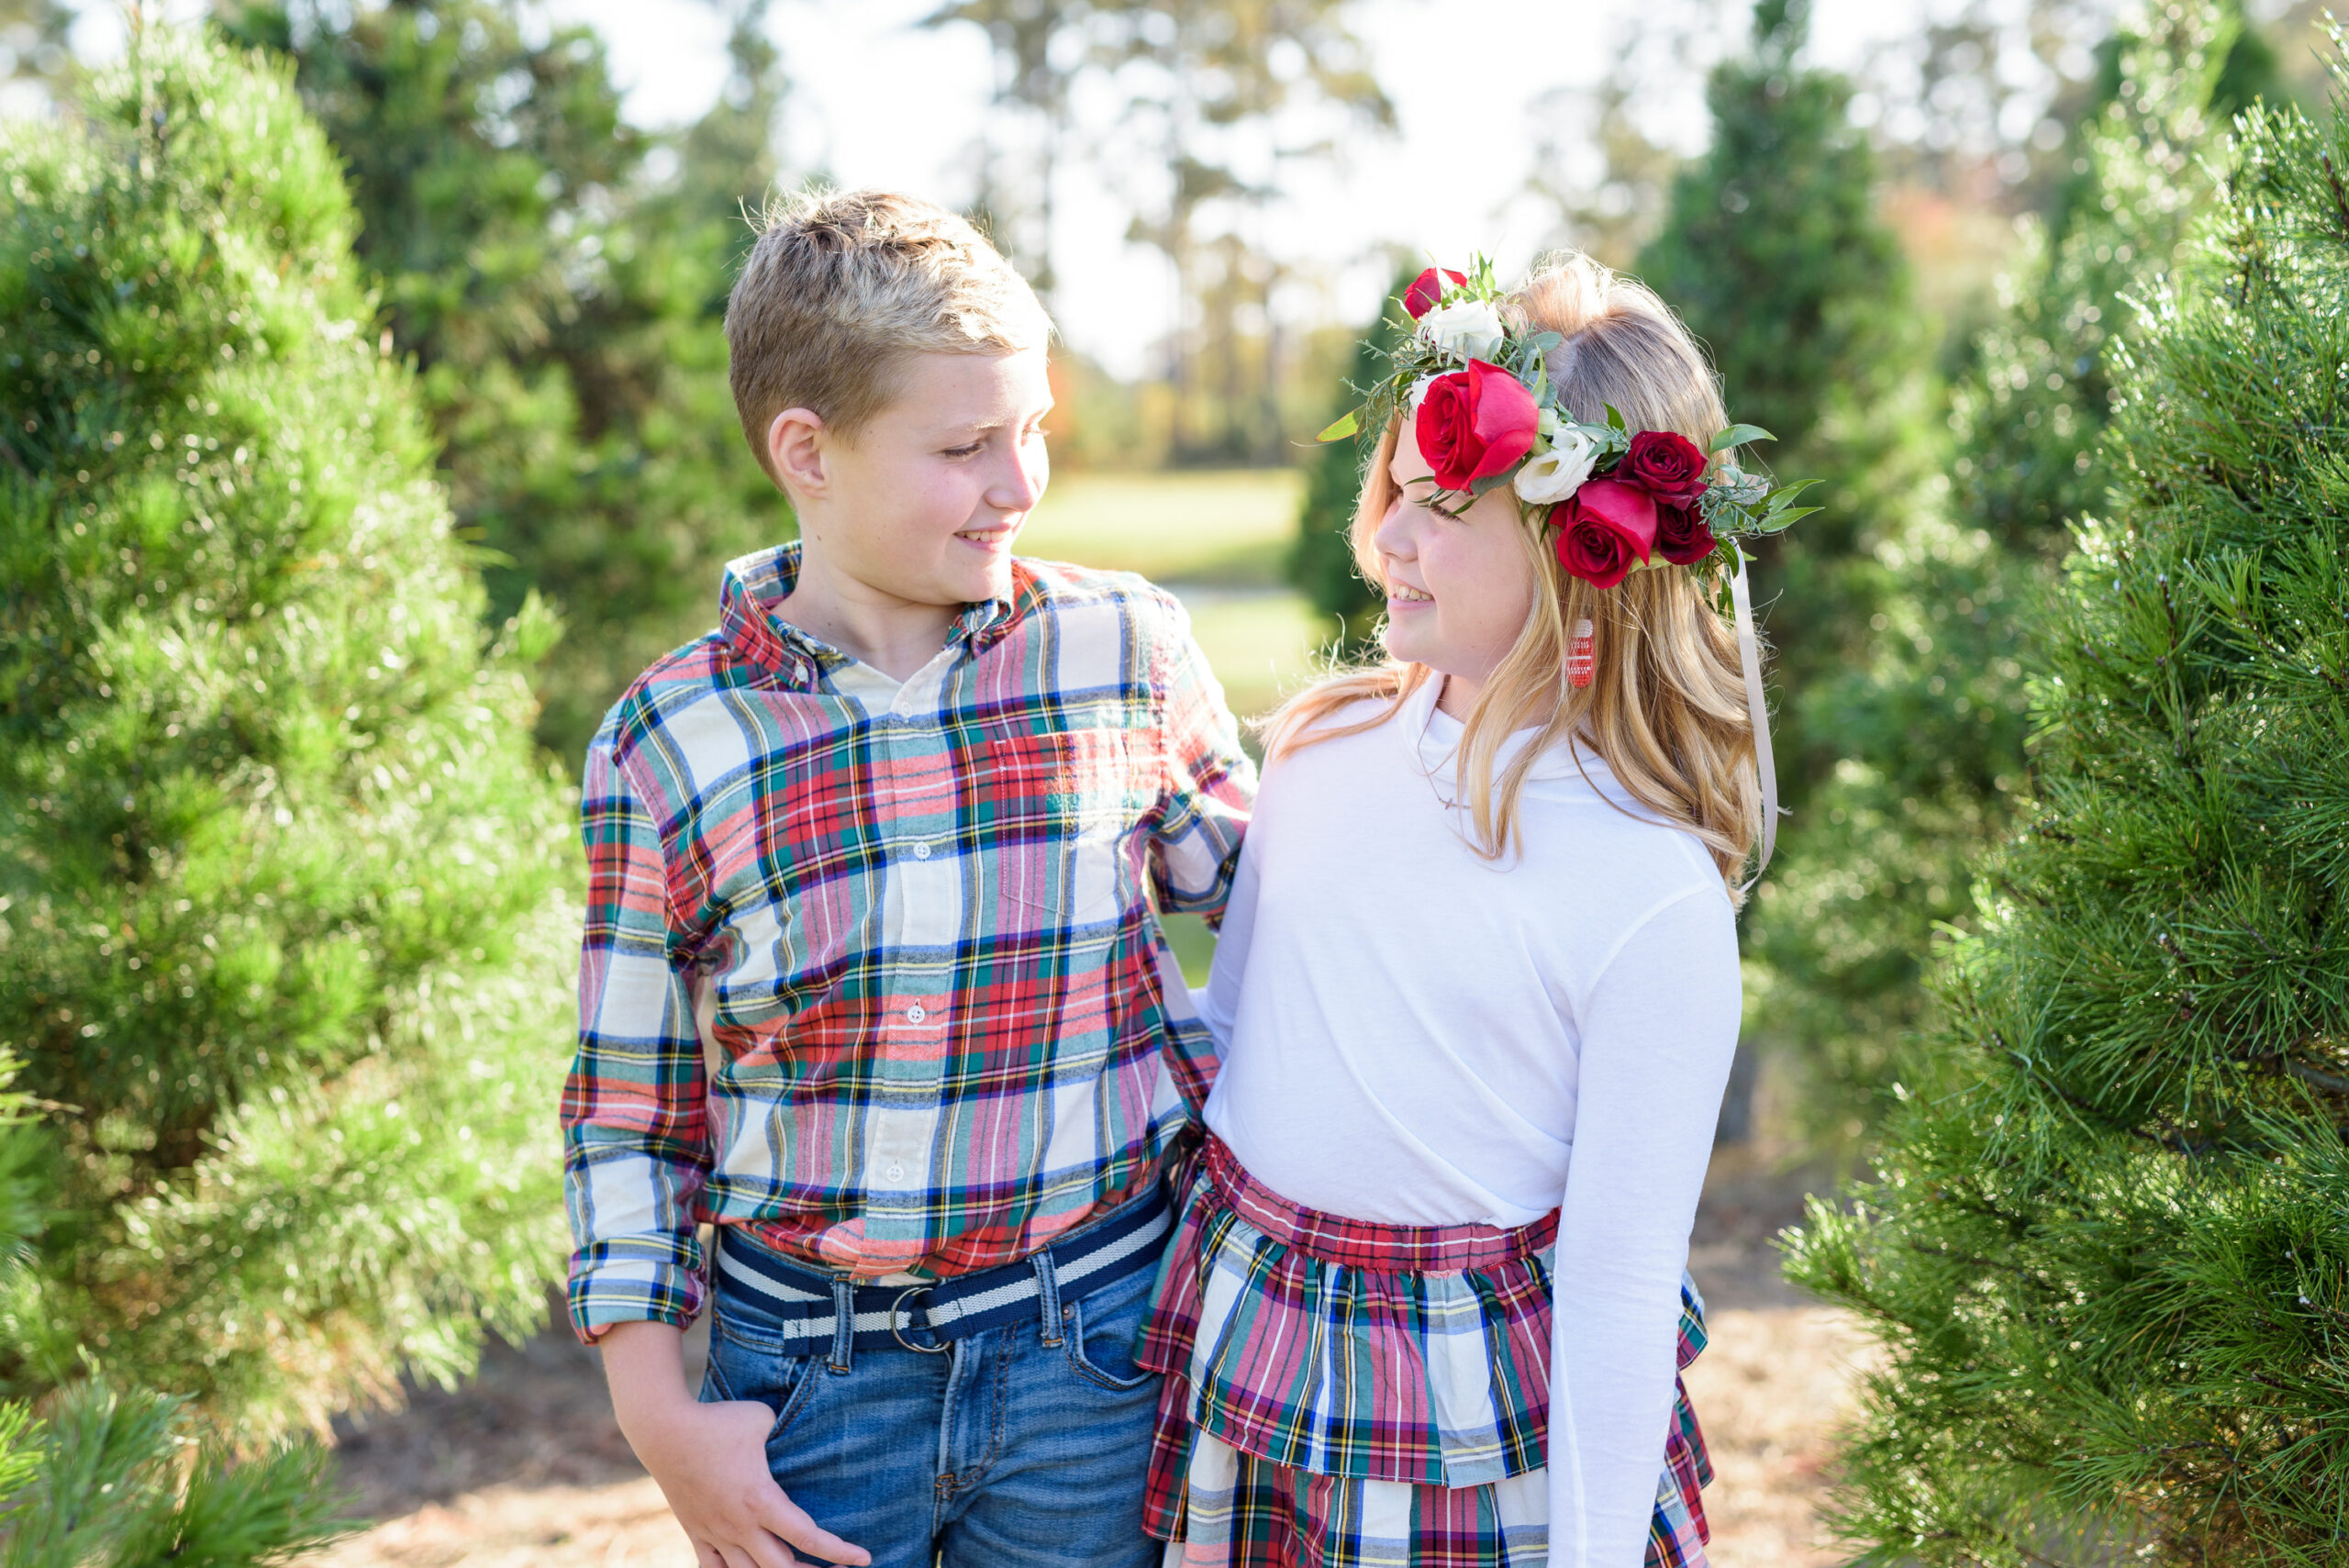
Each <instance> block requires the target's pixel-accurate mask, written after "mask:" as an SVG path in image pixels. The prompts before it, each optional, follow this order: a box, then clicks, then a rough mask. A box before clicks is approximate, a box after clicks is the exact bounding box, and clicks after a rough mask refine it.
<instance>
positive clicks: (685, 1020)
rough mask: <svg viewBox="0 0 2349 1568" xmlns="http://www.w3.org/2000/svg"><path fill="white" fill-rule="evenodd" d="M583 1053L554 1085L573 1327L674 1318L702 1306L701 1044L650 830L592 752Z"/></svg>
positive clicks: (632, 797)
mask: <svg viewBox="0 0 2349 1568" xmlns="http://www.w3.org/2000/svg"><path fill="white" fill-rule="evenodd" d="M580 817H581V836H582V838H583V840H584V842H585V846H586V851H587V908H586V928H585V936H584V940H583V941H582V944H581V950H580V956H579V1048H578V1053H577V1055H576V1056H575V1058H574V1059H573V1062H572V1068H571V1074H570V1077H569V1079H568V1080H567V1081H566V1082H565V1084H564V1086H563V1096H562V1128H563V1177H564V1179H563V1189H564V1198H565V1204H566V1207H568V1209H569V1211H570V1218H571V1234H572V1241H573V1252H572V1255H571V1283H570V1303H571V1318H572V1323H573V1327H574V1328H575V1329H577V1330H578V1332H579V1334H580V1336H581V1337H582V1338H583V1339H589V1340H592V1339H594V1338H595V1337H596V1335H597V1334H598V1333H599V1332H600V1331H601V1330H602V1329H605V1328H606V1327H607V1326H609V1325H611V1324H613V1323H624V1322H635V1321H640V1320H649V1321H653V1322H662V1323H671V1324H675V1325H678V1326H680V1327H682V1326H683V1325H685V1323H687V1322H689V1321H691V1320H692V1318H694V1316H695V1315H696V1313H698V1312H699V1311H700V1310H701V1304H702V1296H703V1272H702V1258H701V1249H700V1247H699V1246H698V1245H697V1244H696V1240H695V1235H694V1211H693V1202H694V1196H695V1194H696V1193H697V1192H698V1191H699V1190H700V1189H701V1185H702V1182H703V1180H704V1178H705V1176H706V1175H707V1172H708V1169H709V1138H708V1127H707V1103H706V1098H705V1087H706V1086H705V1084H704V1081H703V1071H704V1070H703V1064H702V1055H701V1041H700V1038H699V1035H698V1033H697V1032H696V1029H695V1024H694V1006H693V997H692V993H691V991H690V989H689V987H688V985H687V984H686V982H685V978H684V976H683V975H681V974H680V973H679V971H678V969H677V968H676V967H675V966H674V964H673V963H672V962H671V954H672V952H673V951H675V946H674V941H673V937H674V923H673V921H672V919H671V917H670V900H669V896H668V888H667V883H666V880H665V878H664V876H663V874H662V853H661V836H660V831H659V828H658V825H657V824H656V823H655V822H654V821H653V819H652V817H651V814H650V813H649V812H648V811H647V810H646V809H645V807H644V805H643V803H642V801H641V799H640V796H639V795H638V793H637V792H636V791H635V790H634V789H633V788H631V786H630V784H629V780H628V778H627V776H626V775H625V773H623V771H622V770H621V768H620V766H619V765H618V762H616V760H615V757H614V746H613V736H612V732H611V730H610V729H609V728H607V730H606V732H605V733H604V734H602V735H599V736H598V737H597V738H596V741H595V743H594V744H593V745H592V746H591V747H590V748H589V749H588V752H587V770H586V778H585V783H584V792H583V797H582V801H581V807H580Z"/></svg>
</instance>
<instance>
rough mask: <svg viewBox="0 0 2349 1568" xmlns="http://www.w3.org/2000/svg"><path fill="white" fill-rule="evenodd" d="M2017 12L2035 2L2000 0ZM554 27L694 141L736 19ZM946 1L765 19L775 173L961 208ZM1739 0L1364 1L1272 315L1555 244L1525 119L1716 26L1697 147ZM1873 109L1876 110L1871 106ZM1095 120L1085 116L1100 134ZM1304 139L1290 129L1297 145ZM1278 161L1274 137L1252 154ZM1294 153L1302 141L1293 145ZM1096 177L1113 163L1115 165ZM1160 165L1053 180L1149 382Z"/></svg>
mask: <svg viewBox="0 0 2349 1568" xmlns="http://www.w3.org/2000/svg"><path fill="white" fill-rule="evenodd" d="M1959 3H1960V0H1816V4H1815V6H1814V11H1813V23H1812V39H1813V43H1812V55H1813V57H1814V58H1816V59H1817V60H1818V61H1820V62H1821V63H1824V64H1828V65H1831V66H1836V67H1839V68H1842V69H1846V70H1860V69H1863V68H1865V67H1868V66H1869V65H1870V63H1871V61H1875V62H1876V63H1877V64H1878V65H1880V63H1881V61H1882V60H1883V58H1884V57H1885V56H1886V53H1887V50H1898V46H1899V44H1900V42H1901V40H1903V39H1909V38H1912V37H1914V36H1915V35H1916V34H1917V33H1918V31H1919V29H1920V28H1921V26H1922V25H1923V23H1924V21H1925V20H1926V19H1927V18H1928V17H1932V16H1935V15H1939V14H1941V13H1943V12H1946V11H1950V10H1953V9H1954V7H1955V6H1956V5H1957V4H1959ZM1993 4H1994V5H1997V6H1998V7H1999V8H2001V9H2012V10H2017V11H2020V10H2021V6H2022V5H2023V4H2024V0H1993ZM547 5H548V9H549V11H550V13H551V15H552V16H554V17H558V18H560V19H563V20H575V21H581V22H585V23H587V24H589V25H591V26H593V27H594V28H596V29H597V30H598V32H600V33H601V34H602V36H603V37H604V38H605V39H607V43H608V46H609V54H610V61H611V68H612V71H613V73H614V76H615V78H616V80H617V81H618V83H619V84H620V85H621V86H622V88H623V89H624V90H625V92H626V94H627V97H626V110H627V113H628V115H629V118H630V119H632V120H633V121H635V122H636V123H638V124H640V125H643V126H646V127H662V126H673V125H677V124H682V123H684V122H686V121H689V120H691V119H692V118H694V117H696V116H697V115H699V114H700V113H701V112H702V111H704V110H705V109H707V107H708V106H710V104H711V103H712V102H714V101H715V98H716V96H717V94H718V90H719V88H720V86H721V84H722V83H723V82H724V80H725V75H726V69H727V62H726V55H725V43H726V30H727V21H726V17H725V15H724V12H723V11H722V9H721V8H720V7H719V6H717V5H713V4H711V3H710V0H547ZM935 6H936V0H776V4H775V5H774V8H773V11H772V13H771V15H770V26H771V28H772V31H773V35H774V39H775V41H776V42H777V44H778V45H779V46H780V48H781V50H782V54H783V61H784V65H785V70H786V71H787V72H788V73H789V75H790V77H791V79H792V83H793V91H792V94H791V96H790V99H789V106H788V108H787V110H786V113H785V118H784V123H783V127H782V139H783V144H784V155H785V163H786V166H787V167H789V168H792V169H795V170H805V169H808V168H813V167H821V168H823V169H825V170H827V171H829V172H830V174H831V175H832V176H833V177H834V178H836V179H838V180H839V181H840V182H841V183H844V184H849V185H882V186H891V187H896V188H899V189H904V190H908V191H912V192H915V193H917V194H919V195H928V196H930V197H932V198H933V199H936V200H939V201H941V202H943V203H945V204H947V205H950V206H962V205H963V204H964V203H966V202H967V201H968V200H969V199H970V198H971V195H972V194H973V192H974V170H975V167H976V162H975V156H976V155H975V153H974V145H975V144H976V143H977V142H978V141H979V139H981V137H982V135H983V133H985V131H987V129H988V128H989V127H990V125H991V124H992V125H993V126H995V127H996V129H997V132H998V139H1000V138H1001V135H1002V126H1003V122H1002V121H1001V120H1000V119H999V118H998V119H996V120H994V121H991V120H990V109H989V97H990V94H991V90H992V86H993V83H994V77H995V73H994V68H993V65H992V63H991V61H990V60H989V57H988V52H987V50H986V47H985V40H984V39H983V38H982V36H981V35H980V33H979V32H978V30H977V29H976V28H971V27H967V26H954V27H949V28H941V29H937V30H926V29H923V28H919V27H918V25H917V24H918V20H919V18H920V17H923V16H924V15H926V14H927V13H929V12H930V10H932V9H934V8H935ZM201 9H202V6H201V4H200V0H161V3H160V4H159V3H158V0H149V5H148V10H149V14H150V16H152V15H155V14H156V13H158V12H161V14H162V15H164V16H165V17H193V16H195V15H199V14H200V13H201ZM1747 14H1748V7H1747V5H1746V4H1744V3H1743V0H1357V4H1356V5H1355V6H1354V7H1353V10H1352V12H1351V15H1352V17H1353V24H1354V26H1355V28H1356V29H1357V31H1358V33H1359V35H1360V36H1361V37H1362V38H1363V39H1364V40H1365V42H1366V43H1367V46H1368V48H1369V50H1370V52H1371V62H1372V65H1373V69H1374V70H1375V73H1376V75H1377V77H1378V79H1379V81H1380V83H1382V84H1383V85H1384V86H1385V88H1386V91H1387V93H1388V94H1389V95H1390V96H1391V97H1392V98H1393V100H1394V102H1395V106H1396V109H1397V128H1396V130H1395V131H1394V133H1393V134H1391V135H1389V134H1375V133H1369V132H1354V133H1353V134H1349V135H1347V136H1346V137H1345V138H1344V139H1342V141H1341V153H1340V155H1339V157H1338V158H1337V159H1336V160H1334V161H1330V162H1328V163H1326V164H1323V163H1318V162H1315V161H1290V162H1288V163H1286V165H1284V166H1283V168H1282V170H1281V173H1280V180H1279V183H1280V187H1281V189H1282V193H1283V195H1282V198H1281V199H1280V200H1279V201H1278V202H1276V203H1275V204H1272V206H1269V207H1268V208H1267V209H1265V211H1264V213H1263V215H1262V217H1261V225H1262V227H1261V228H1260V230H1259V231H1258V233H1257V234H1256V235H1255V238H1256V239H1259V240H1260V241H1261V242H1262V243H1263V244H1264V246H1265V247H1266V248H1267V249H1268V250H1272V251H1273V252H1274V253H1275V254H1279V255H1281V256H1283V257H1285V258H1286V259H1288V260H1289V261H1291V262H1292V263H1293V264H1294V267H1295V277H1296V281H1295V282H1294V283H1293V284H1291V285H1290V286H1289V288H1288V290H1287V291H1286V294H1285V295H1283V296H1282V304H1281V309H1282V311H1283V312H1284V314H1285V315H1286V316H1288V317H1291V318H1294V319H1298V320H1317V319H1318V320H1333V319H1334V320H1342V321H1356V320H1363V319H1367V318H1368V317H1371V316H1373V315H1375V313H1376V311H1377V308H1378V300H1379V295H1380V294H1381V293H1382V291H1383V290H1384V288H1385V286H1386V283H1387V281H1388V278H1389V267H1390V262H1389V261H1388V259H1387V258H1388V257H1389V255H1391V253H1392V252H1391V251H1390V250H1387V249H1386V247H1388V246H1392V245H1397V244H1399V245H1401V246H1403V247H1405V248H1407V249H1408V250H1412V251H1415V252H1419V253H1421V254H1424V255H1426V256H1428V257H1429V258H1431V259H1441V260H1442V261H1444V262H1445V263H1446V264H1448V265H1458V264H1459V263H1460V262H1461V261H1464V259H1465V258H1466V256H1467V254H1468V253H1469V252H1470V251H1472V250H1481V251H1483V252H1485V253H1486V254H1488V255H1491V256H1492V257H1494V259H1495V261H1497V264H1498V265H1499V268H1500V270H1501V272H1503V274H1504V275H1506V274H1507V273H1508V272H1509V271H1511V270H1512V269H1514V268H1520V267H1522V266H1523V265H1524V264H1525V263H1526V262H1527V261H1529V260H1531V257H1532V255H1533V254H1534V252H1535V251H1536V250H1537V249H1539V248H1540V247H1541V246H1542V244H1543V243H1544V242H1545V240H1548V239H1551V238H1553V234H1552V230H1553V226H1554V223H1555V217H1554V214H1553V210H1552V209H1550V208H1548V207H1546V206H1544V205H1543V204H1542V203H1540V202H1539V201H1536V200H1533V199H1531V198H1530V197H1528V196H1527V195H1526V194H1525V190H1524V187H1525V183H1526V180H1527V177H1528V175H1529V173H1530V172H1531V169H1532V166H1533V161H1534V155H1535V147H1536V141H1537V136H1538V125H1537V119H1536V115H1535V108H1534V106H1535V101H1536V100H1537V99H1538V98H1540V97H1541V96H1542V95H1543V94H1545V93H1550V92H1553V90H1556V89H1561V88H1565V89H1588V88H1589V87H1591V86H1592V85H1594V84H1595V83H1598V81H1599V80H1600V78H1601V77H1602V75H1603V73H1604V72H1607V71H1609V69H1610V68H1611V66H1612V61H1613V60H1614V57H1615V56H1614V51H1615V49H1616V47H1617V45H1618V43H1619V42H1620V40H1621V39H1623V38H1624V36H1625V29H1627V28H1655V27H1656V26H1657V18H1658V17H1664V16H1667V15H1669V16H1673V17H1681V18H1692V17H1697V18H1701V17H1705V16H1708V15H1709V16H1712V17H1719V18H1720V21H1719V23H1718V25H1717V26H1715V27H1713V28H1710V29H1709V30H1706V29H1703V28H1699V33H1698V40H1697V43H1696V45H1695V47H1696V49H1697V50H1698V52H1699V54H1700V55H1701V56H1703V57H1704V58H1699V59H1698V60H1696V61H1692V62H1691V63H1690V64H1689V66H1688V68H1687V70H1685V71H1679V72H1675V71H1672V70H1669V69H1667V70H1664V71H1662V72H1649V73H1648V74H1649V75H1651V76H1653V77H1656V78H1657V79H1658V81H1657V86H1656V97H1655V101H1653V102H1642V105H1641V106H1639V109H1638V113H1639V114H1640V117H1641V118H1642V123H1643V124H1644V125H1645V126H1646V127H1647V128H1648V129H1649V132H1650V134H1651V135H1653V136H1655V137H1657V138H1659V139H1664V140H1665V141H1667V142H1670V143H1673V144H1675V145H1677V146H1678V147H1680V148H1681V150H1684V151H1694V150H1698V148H1699V147H1701V145H1702V142H1703V139H1704V136H1705V116H1704V109H1703V104H1702V99H1701V89H1702V66H1703V64H1704V63H1705V61H1706V59H1709V58H1710V57H1712V56H1714V55H1717V54H1718V53H1719V52H1720V50H1724V49H1726V48H1729V47H1733V46H1735V45H1736V44H1738V43H1741V42H1742V39H1743V35H1744V24H1745V17H1746V16H1747ZM121 27H122V24H121V20H120V15H119V12H118V11H116V10H114V9H113V8H111V7H108V6H104V5H94V6H91V7H90V8H89V10H88V11H87V12H86V13H85V15H84V18H83V22H82V23H81V24H80V26H79V28H78V30H77V32H76V35H75V38H74V47H75V52H76V53H77V54H78V55H81V56H82V57H83V58H84V59H88V60H102V59H105V58H106V57H107V56H108V55H110V54H115V53H118V52H119V50H120V47H121V42H120V39H121ZM1864 101H1865V100H1864ZM1112 120H1113V115H1112V112H1111V111H1110V110H1108V108H1107V107H1106V106H1104V107H1101V108H1100V112H1099V113H1098V114H1097V115H1096V117H1095V128H1096V130H1097V131H1098V133H1099V134H1100V135H1102V136H1104V137H1108V136H1109V135H1110V134H1111V133H1112V131H1113V129H1114V126H1113V124H1112ZM1286 129H1287V130H1288V131H1289V132H1291V133H1296V132H1302V131H1305V130H1307V129H1308V128H1307V127H1305V126H1303V125H1301V124H1299V125H1295V126H1291V127H1289V128H1286ZM1299 139H1301V138H1299ZM1264 141H1265V143H1266V147H1265V151H1266V152H1267V154H1269V147H1270V142H1271V138H1264ZM1105 165H1106V167H1105ZM1153 167H1154V166H1152V165H1149V164H1147V162H1146V161H1140V160H1135V159H1132V158H1130V157H1111V158H1103V159H1097V160H1092V161H1078V164H1077V166H1075V167H1073V168H1070V169H1069V170H1068V171H1067V172H1065V173H1064V175H1063V179H1062V180H1061V181H1060V182H1059V183H1058V184H1057V186H1056V190H1057V193H1058V196H1059V204H1058V205H1059V208H1060V214H1061V217H1060V222H1059V227H1058V233H1057V237H1056V240H1055V244H1054V246H1053V260H1054V261H1055V264H1056V268H1057V271H1058V272H1059V274H1060V278H1061V280H1062V283H1061V288H1060V291H1059V295H1058V297H1057V299H1056V301H1055V306H1056V310H1057V312H1058V315H1059V317H1060V326H1061V329H1062V333H1063V338H1064V339H1065V340H1066V341H1067V342H1069V343H1070V344H1072V345H1073V346H1074V347H1076V348H1077V349H1080V350H1083V351H1085V353H1087V354H1090V355H1092V356H1093V357H1095V358H1096V359H1097V360H1099V361H1102V362H1103V364H1104V365H1105V366H1107V367H1108V369H1109V370H1110V371H1111V372H1112V373H1117V374H1120V375H1133V374H1137V373H1144V372H1146V371H1147V370H1148V369H1149V368H1150V366H1151V364H1152V352H1153V348H1152V346H1153V345H1154V344H1156V343H1158V342H1159V341H1161V340H1163V337H1164V335H1165V333H1166V332H1167V330H1168V328H1169V327H1170V326H1171V325H1172V323H1173V321H1174V320H1175V311H1176V308H1177V303H1176V299H1175V289H1174V285H1173V279H1172V276H1171V273H1170V272H1169V269H1168V268H1167V266H1166V264H1165V263H1164V261H1163V259H1162V258H1160V257H1159V256H1158V254H1157V253H1156V252H1155V251H1152V250H1149V249H1148V248H1147V247H1144V246H1141V245H1138V244H1135V243H1133V242H1131V241H1130V240H1129V239H1128V238H1127V228H1128V225H1129V223H1130V221H1131V217H1132V215H1133V212H1134V211H1135V209H1136V205H1137V203H1138V202H1146V201H1147V200H1148V189H1147V184H1148V173H1149V172H1150V170H1151V169H1152V168H1153Z"/></svg>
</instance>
